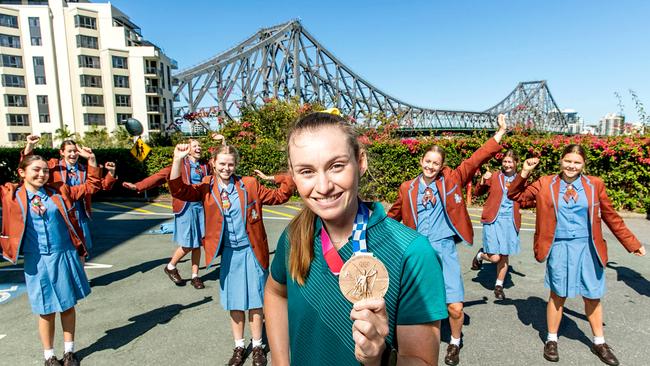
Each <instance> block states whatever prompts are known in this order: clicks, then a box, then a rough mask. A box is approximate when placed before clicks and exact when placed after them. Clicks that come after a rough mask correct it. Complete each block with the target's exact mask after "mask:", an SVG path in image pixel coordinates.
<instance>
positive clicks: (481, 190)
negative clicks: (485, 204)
mask: <svg viewBox="0 0 650 366" xmlns="http://www.w3.org/2000/svg"><path fill="white" fill-rule="evenodd" d="M491 178H492V172H491V171H489V170H488V171H486V172H485V174H483V175H482V176H481V180H480V181H479V182H478V184H477V185H476V188H474V196H476V197H480V196H482V195H484V194H485V193H487V191H488V190H490V186H491V185H492V179H491Z"/></svg>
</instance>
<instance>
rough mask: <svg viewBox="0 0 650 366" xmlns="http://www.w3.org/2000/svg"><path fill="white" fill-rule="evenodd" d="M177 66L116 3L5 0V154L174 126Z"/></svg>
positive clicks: (0, 113) (1, 11)
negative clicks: (60, 139) (69, 137)
mask: <svg viewBox="0 0 650 366" xmlns="http://www.w3.org/2000/svg"><path fill="white" fill-rule="evenodd" d="M176 68H177V65H176V61H174V60H172V59H171V58H169V57H168V56H167V55H165V54H164V52H163V51H162V50H161V49H160V48H159V47H157V46H156V45H154V44H153V43H151V42H148V41H146V40H145V39H144V38H143V37H142V35H141V31H140V28H139V27H138V26H137V25H135V24H134V23H133V22H132V21H131V20H130V19H129V17H128V16H127V15H126V14H124V13H122V12H121V11H120V10H119V9H117V8H115V7H114V6H112V5H111V4H110V3H91V2H88V1H71V0H69V1H66V0H49V1H46V0H41V1H38V0H36V1H34V0H13V1H12V0H0V95H1V99H2V100H0V146H8V145H15V144H16V142H18V141H22V140H24V138H25V136H26V135H27V134H29V133H35V134H40V135H46V134H50V135H51V136H52V137H54V136H56V130H57V129H59V128H61V127H63V126H65V125H67V128H68V129H69V130H70V131H72V132H77V133H79V134H81V135H83V134H84V133H85V132H86V131H88V130H90V129H92V128H97V127H96V126H99V128H106V129H107V130H108V131H109V132H111V131H113V130H115V129H116V128H117V126H118V122H120V121H122V120H125V119H127V118H131V117H133V118H136V119H138V120H139V121H140V122H142V124H143V126H144V135H145V136H146V135H148V134H149V133H150V132H154V131H160V130H161V129H162V128H164V126H165V125H166V124H167V123H168V122H170V121H171V120H172V119H173V118H172V107H173V106H172V99H173V93H172V85H171V73H172V70H174V69H176Z"/></svg>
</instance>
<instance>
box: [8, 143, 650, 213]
mask: <svg viewBox="0 0 650 366" xmlns="http://www.w3.org/2000/svg"><path fill="white" fill-rule="evenodd" d="M368 136H369V135H368V134H364V136H363V137H362V141H364V142H365V143H366V144H365V149H366V151H367V152H368V156H369V161H370V165H369V170H368V174H366V175H365V176H364V178H363V182H362V187H361V194H362V195H363V196H364V197H366V198H369V199H376V200H384V201H388V202H392V201H393V200H395V198H396V196H397V188H398V187H399V185H400V184H401V183H402V182H403V181H405V180H408V179H411V178H413V177H415V176H417V175H418V174H419V173H420V167H419V159H420V157H421V156H422V154H423V152H424V151H426V149H427V148H428V147H429V146H431V145H432V144H434V143H436V144H438V145H441V146H442V147H443V148H445V151H446V152H447V164H448V165H449V166H451V167H455V166H457V165H458V164H459V163H460V162H461V161H462V159H465V158H467V157H469V156H470V155H471V154H472V152H474V151H475V150H476V149H478V148H479V147H480V146H481V144H483V143H484V142H485V141H486V140H487V139H488V138H489V135H487V134H486V133H477V134H474V135H472V136H451V135H443V136H438V137H422V138H404V139H400V138H392V137H390V136H386V135H381V134H379V135H377V134H374V135H373V136H372V139H369V138H368ZM570 143H579V144H581V145H583V146H585V147H586V148H587V151H588V158H587V174H590V175H595V176H599V177H601V178H602V179H603V180H604V181H605V184H606V186H607V193H608V195H609V197H610V199H611V200H612V202H613V203H614V206H615V207H616V208H617V209H626V210H632V211H638V212H648V213H650V194H649V193H650V138H647V137H629V136H620V137H595V136H582V135H581V136H571V137H568V136H561V135H556V136H552V135H535V134H525V133H513V134H510V135H509V136H506V138H504V141H503V144H504V146H505V147H507V148H512V149H513V150H515V152H516V153H517V154H518V155H519V156H520V158H522V159H524V158H526V157H531V156H540V157H541V162H540V164H539V166H538V167H537V169H536V170H535V171H534V174H533V176H534V177H538V176H540V175H545V174H554V173H557V172H558V163H559V159H560V153H561V150H562V148H563V147H564V146H566V145H567V144H570ZM203 144H204V145H203V146H204V154H203V155H204V157H206V158H207V157H208V155H209V152H208V148H207V145H211V144H214V142H212V141H203ZM234 144H235V145H236V146H237V147H238V149H239V151H240V155H241V161H240V164H239V166H238V168H237V174H240V175H252V174H253V169H260V170H262V171H263V172H265V173H274V172H278V171H282V170H286V168H287V159H286V155H285V150H286V148H285V146H284V144H285V143H284V141H278V140H276V139H271V138H257V139H255V140H254V142H251V141H250V140H245V139H241V140H239V141H234ZM36 153H37V154H41V155H43V156H45V157H48V158H49V157H53V156H58V151H57V150H56V149H37V150H36ZM95 153H96V155H97V158H98V160H99V162H100V163H101V162H104V161H115V162H116V163H117V174H118V177H119V179H120V180H121V181H130V182H135V181H138V180H140V179H142V178H145V177H146V176H148V175H149V174H152V173H155V172H156V171H158V170H159V169H161V168H163V167H165V166H167V165H169V164H170V163H171V157H172V154H173V148H172V147H154V148H152V150H151V152H150V153H149V156H148V157H147V159H146V160H145V161H144V163H140V162H139V161H137V160H136V159H135V158H134V157H133V156H132V155H131V154H130V152H129V150H127V149H98V150H95ZM498 157H499V156H497V158H498ZM18 160H19V149H11V148H4V149H0V182H6V181H15V180H16V179H17V178H16V172H15V169H16V166H17V165H18ZM499 164H500V162H499V160H498V159H492V160H491V161H490V162H489V163H488V166H486V167H483V168H482V171H485V170H486V169H487V168H488V167H489V168H490V169H498V168H499ZM520 166H521V165H520ZM152 193H153V192H152ZM134 195H135V194H134V193H133V192H131V191H128V190H125V189H123V188H122V187H121V186H120V187H117V191H116V192H112V193H111V196H134ZM479 202H480V201H479Z"/></svg>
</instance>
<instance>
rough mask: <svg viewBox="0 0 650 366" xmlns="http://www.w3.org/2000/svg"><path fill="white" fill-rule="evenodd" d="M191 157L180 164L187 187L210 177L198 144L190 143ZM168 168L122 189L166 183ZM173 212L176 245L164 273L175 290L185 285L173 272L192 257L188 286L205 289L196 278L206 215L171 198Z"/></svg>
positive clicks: (198, 207)
mask: <svg viewBox="0 0 650 366" xmlns="http://www.w3.org/2000/svg"><path fill="white" fill-rule="evenodd" d="M212 137H213V139H215V140H216V139H223V136H221V135H219V134H214V135H213V136H212ZM189 145H190V153H189V154H188V156H187V157H186V158H185V159H183V161H182V164H181V177H182V179H183V182H185V183H187V184H199V183H201V180H202V179H203V177H205V176H207V175H209V174H210V168H209V166H208V165H207V164H203V163H201V162H200V159H201V144H200V143H199V142H198V141H197V140H190V141H189ZM171 170H172V167H171V166H168V167H165V168H163V169H161V170H160V171H158V172H157V173H155V174H153V175H151V176H149V177H147V178H145V179H143V180H141V181H140V182H137V183H129V182H123V183H122V186H123V187H124V188H128V189H131V190H136V191H138V192H142V191H145V190H147V189H151V188H155V187H158V186H160V185H163V184H165V183H167V182H168V180H169V174H170V172H171ZM172 209H173V211H174V234H173V237H172V240H173V241H174V243H176V244H177V245H178V248H176V250H175V251H174V254H173V255H172V257H171V259H170V261H169V263H168V264H167V265H166V266H165V267H164V272H165V273H166V274H167V276H168V277H169V279H170V280H171V281H172V282H174V283H175V284H176V285H177V286H182V285H184V284H185V282H184V281H183V279H182V278H181V275H180V273H179V271H178V268H176V265H177V264H178V262H179V261H180V260H181V259H183V257H185V255H187V254H188V253H190V252H191V253H192V254H191V256H192V278H191V280H190V283H191V284H192V286H193V287H194V288H195V289H197V290H200V289H203V288H205V285H204V284H203V281H202V280H201V278H200V277H199V262H200V261H201V242H202V240H203V236H205V215H204V212H203V203H201V202H185V201H182V200H179V199H176V198H172Z"/></svg>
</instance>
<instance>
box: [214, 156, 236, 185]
mask: <svg viewBox="0 0 650 366" xmlns="http://www.w3.org/2000/svg"><path fill="white" fill-rule="evenodd" d="M212 166H214V173H215V175H216V176H217V177H219V179H220V180H221V182H223V183H224V184H227V183H228V181H229V180H230V177H231V176H232V175H233V174H234V173H235V169H236V168H237V162H236V159H235V156H233V155H232V154H225V153H221V154H218V155H217V156H216V158H214V159H212Z"/></svg>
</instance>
